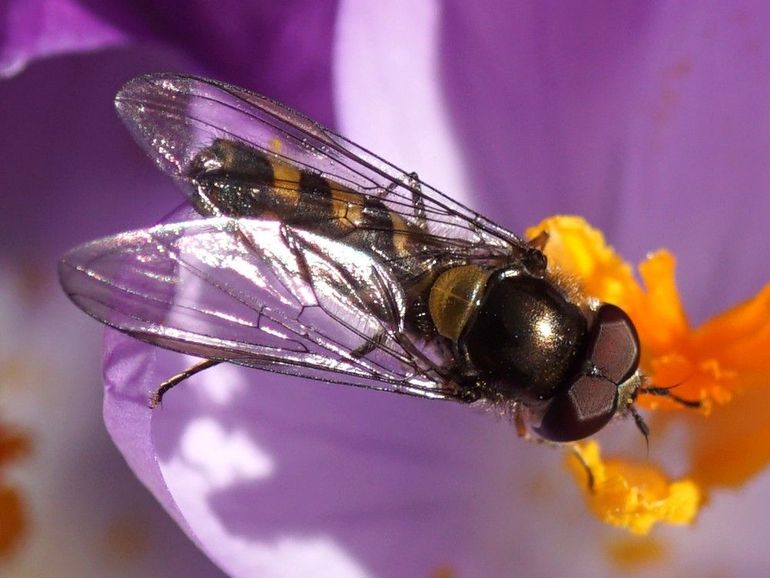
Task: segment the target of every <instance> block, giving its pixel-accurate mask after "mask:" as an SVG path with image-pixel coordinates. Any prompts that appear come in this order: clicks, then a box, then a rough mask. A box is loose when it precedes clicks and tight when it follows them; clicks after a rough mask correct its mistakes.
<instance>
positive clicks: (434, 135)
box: [333, 0, 470, 203]
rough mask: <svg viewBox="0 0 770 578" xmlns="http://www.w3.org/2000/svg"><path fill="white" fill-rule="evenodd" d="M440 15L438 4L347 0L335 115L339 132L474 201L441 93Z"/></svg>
mask: <svg viewBox="0 0 770 578" xmlns="http://www.w3.org/2000/svg"><path fill="white" fill-rule="evenodd" d="M407 15H408V16H407ZM440 16H441V13H440V7H439V2H437V1H436V0H425V1H422V2H412V1H410V0H393V1H390V2H356V1H355V0H342V1H341V2H340V5H339V10H338V16H337V36H336V42H335V45H334V69H333V77H334V95H335V98H336V103H335V105H336V114H337V119H338V121H339V131H340V132H341V134H343V135H344V136H346V137H349V138H352V139H353V140H355V141H356V142H358V143H360V144H361V145H362V146H364V147H366V148H367V149H369V150H371V151H372V152H374V153H376V154H378V155H380V156H382V157H384V158H385V159H387V160H389V161H391V162H393V163H395V164H396V165H398V166H399V167H400V168H402V169H404V170H406V171H407V172H410V171H417V173H418V174H419V175H420V178H421V179H424V180H425V181H426V182H428V183H430V184H432V185H434V186H436V187H437V188H438V189H440V190H441V191H443V192H444V193H447V194H449V195H451V196H452V197H453V198H454V199H456V200H458V201H460V202H463V203H469V202H470V198H469V197H468V196H467V195H468V191H469V187H468V186H467V182H468V181H467V179H466V176H465V174H464V169H463V160H462V156H461V154H460V151H459V148H458V146H457V142H456V138H455V135H454V132H453V130H452V126H451V122H450V117H449V113H448V109H447V107H446V104H445V102H444V99H443V95H442V92H441V83H440V70H439V67H440V66H439V65H440V58H439V48H440V45H439V40H440V20H441V19H440Z"/></svg>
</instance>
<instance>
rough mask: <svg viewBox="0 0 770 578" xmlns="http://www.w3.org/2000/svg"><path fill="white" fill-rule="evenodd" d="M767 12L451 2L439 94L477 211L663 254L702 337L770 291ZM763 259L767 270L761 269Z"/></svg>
mask: <svg viewBox="0 0 770 578" xmlns="http://www.w3.org/2000/svg"><path fill="white" fill-rule="evenodd" d="M768 24H770V9H768V7H767V5H765V4H763V3H757V2H731V3H723V4H721V5H719V6H718V7H716V8H714V9H709V10H706V9H705V8H701V7H694V6H683V5H681V4H678V3H676V2H662V3H661V2H657V3H639V2H610V3H604V2H594V3H591V4H589V5H586V4H574V5H570V6H562V5H556V4H543V3H539V2H527V3H517V4H516V5H515V6H512V5H511V4H510V3H507V2H500V1H490V2H487V3H485V6H484V9H483V10H482V9H479V10H469V9H468V7H467V4H465V3H462V2H450V3H448V5H447V9H446V12H445V21H444V27H443V44H444V50H443V51H442V55H443V67H442V68H443V72H444V86H445V88H446V91H447V97H448V99H449V102H450V106H451V110H452V111H453V113H454V116H455V118H456V120H457V123H458V126H459V129H460V134H461V143H462V144H463V145H464V146H465V148H464V152H465V153H466V154H467V158H468V160H469V162H470V166H471V168H472V170H473V174H474V175H475V181H474V182H475V184H476V185H477V187H476V188H477V191H478V193H479V195H480V197H481V199H483V200H482V202H481V203H480V204H481V207H482V208H484V209H485V210H493V211H494V212H495V215H496V216H497V217H498V219H499V220H500V221H502V223H503V224H504V225H509V226H512V227H515V228H523V227H525V226H528V225H529V224H532V223H535V222H537V221H538V220H539V219H540V218H542V217H544V216H546V215H549V214H554V213H577V214H580V215H583V216H585V217H587V218H588V219H589V220H590V221H591V222H593V223H594V224H596V225H597V226H599V227H600V228H602V229H604V230H605V231H606V232H607V233H608V236H609V238H610V241H611V242H612V243H613V244H615V245H616V246H617V247H618V248H619V249H620V250H621V251H622V252H623V253H624V254H625V255H626V256H627V257H629V258H631V259H634V260H638V259H639V258H641V257H642V256H643V255H644V254H645V253H646V252H647V251H649V250H652V249H656V248H658V247H668V248H670V249H671V250H673V252H674V253H675V254H676V255H677V257H678V258H679V263H680V267H679V271H680V280H681V287H682V291H683V293H684V297H685V302H686V303H687V306H688V309H689V311H690V312H691V313H692V315H693V318H694V320H695V321H701V320H703V319H704V318H705V317H707V316H708V315H711V314H714V313H715V312H716V311H719V310H721V309H723V308H725V307H726V306H728V305H730V304H733V303H735V302H737V301H739V300H742V299H745V298H747V297H748V296H749V295H751V294H753V292H755V291H756V290H757V289H758V288H759V287H760V286H761V284H762V283H764V282H765V281H766V280H767V279H768V278H770V262H769V261H768V260H767V259H764V258H761V257H760V256H761V255H763V252H764V249H765V248H766V247H767V242H766V239H765V237H766V235H765V233H764V229H765V223H767V221H768V218H769V217H770V194H768V189H770V173H768V171H767V170H766V167H767V166H768V162H770V147H768V139H770V136H769V135H770V114H768V112H767V111H768V107H767V106H766V104H765V103H767V102H768V98H770V85H768V83H766V82H763V81H762V79H764V78H767V77H768V74H770V38H768V36H767V34H765V30H766V29H767V26H768ZM758 257H760V258H758Z"/></svg>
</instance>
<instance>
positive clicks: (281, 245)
mask: <svg viewBox="0 0 770 578" xmlns="http://www.w3.org/2000/svg"><path fill="white" fill-rule="evenodd" d="M59 274H60V278H61V282H62V285H63V287H64V288H65V290H66V292H67V293H68V294H69V296H70V298H71V299H72V300H73V301H74V302H75V303H76V304H77V305H78V306H79V307H80V308H82V309H83V310H84V311H86V312H87V313H88V314H90V315H91V316H93V317H95V318H96V319H98V320H99V321H101V322H103V323H106V324H108V325H111V326H113V327H115V328H117V329H119V330H121V331H123V332H125V333H128V334H130V335H132V336H134V337H136V338H138V339H141V340H144V341H147V342H149V343H152V344H155V345H158V346H161V347H165V348H168V349H173V350H176V351H181V352H184V353H189V354H192V355H196V356H199V357H204V358H209V359H215V360H223V361H230V362H233V363H238V364H241V365H246V366H250V367H257V368H260V369H267V370H271V371H277V372H281V373H288V374H292V375H299V376H304V377H310V378H314V379H321V380H324V381H331V382H338V383H346V384H351V385H356V386H362V387H368V388H374V389H380V390H389V391H394V392H397V393H406V394H411V395H418V396H423V397H433V398H458V397H460V392H459V390H458V388H457V386H456V385H455V384H454V383H452V381H451V380H450V379H449V378H448V377H447V375H448V371H447V366H448V364H449V362H450V361H449V360H448V359H446V358H445V357H444V354H442V353H441V352H440V351H434V350H432V348H431V346H430V344H426V343H421V342H419V339H418V338H417V337H410V336H408V335H406V334H405V332H404V312H405V306H406V305H405V300H404V295H403V291H402V289H401V286H400V284H399V283H398V282H397V280H396V279H395V278H393V276H392V273H391V271H390V270H389V269H388V268H387V267H385V266H383V265H382V264H380V263H379V262H377V261H376V260H375V259H372V258H371V256H369V255H367V254H366V253H365V252H362V251H357V250H355V249H352V248H351V247H349V246H347V245H344V244H342V243H339V242H336V241H333V240H329V239H328V238H325V237H323V236H320V235H316V234H313V233H309V232H307V231H302V230H298V229H295V228H292V227H289V226H287V225H285V224H281V223H279V222H277V221H269V220H259V219H230V218H225V217H221V218H212V219H205V220H194V221H187V222H182V223H172V224H165V225H159V226H156V227H153V228H150V229H144V230H139V231H134V232H129V233H123V234H119V235H116V236H113V237H108V238H106V239H102V240H98V241H94V242H91V243H88V244H86V245H83V246H81V247H78V248H76V249H74V250H73V251H71V252H70V253H68V254H67V255H66V256H65V257H64V258H63V259H62V261H61V262H60V265H59Z"/></svg>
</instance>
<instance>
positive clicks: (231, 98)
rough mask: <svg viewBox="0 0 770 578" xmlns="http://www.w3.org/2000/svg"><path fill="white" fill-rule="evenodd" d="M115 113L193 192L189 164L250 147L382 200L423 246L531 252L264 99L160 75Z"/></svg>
mask: <svg viewBox="0 0 770 578" xmlns="http://www.w3.org/2000/svg"><path fill="white" fill-rule="evenodd" d="M115 102H116V107H117V109H118V112H119V113H120V115H121V116H122V117H123V119H124V121H125V122H126V124H127V125H128V127H129V129H130V130H131V131H132V132H133V134H134V136H135V137H136V139H137V140H138V141H139V142H140V143H141V144H142V145H143V146H144V147H145V149H146V150H147V151H148V152H149V153H150V155H151V156H152V157H153V158H154V159H155V161H156V162H157V164H158V165H159V166H160V167H161V168H162V169H163V170H164V171H166V172H167V173H169V174H171V175H172V176H174V177H175V178H176V179H177V180H178V181H181V184H182V185H183V187H184V186H186V187H187V188H188V190H190V191H191V193H192V192H193V191H194V182H192V179H191V178H190V176H189V175H190V171H189V168H190V164H191V162H192V161H193V159H194V158H195V157H196V155H197V154H198V153H199V152H200V151H201V150H203V149H205V148H207V147H209V146H210V145H211V144H212V143H213V142H214V141H216V140H218V139H225V140H232V141H236V142H240V143H244V144H247V145H248V146H251V147H254V148H255V149H257V150H259V151H262V152H263V153H265V154H266V155H268V156H269V157H270V158H272V159H274V160H276V161H278V162H281V163H285V164H289V165H293V166H294V167H296V168H298V169H300V170H310V171H312V172H315V173H318V174H320V175H321V176H323V177H325V178H326V179H327V180H329V181H331V182H334V183H337V184H339V185H341V186H343V187H346V188H348V189H351V190H353V191H355V192H359V193H361V194H364V195H372V196H376V197H377V198H378V199H379V200H381V201H383V202H384V204H385V205H386V206H387V208H388V209H389V210H391V211H393V212H396V213H398V214H400V215H401V217H402V218H403V219H404V220H405V221H407V222H408V223H410V224H412V225H415V226H422V225H421V224H420V223H418V221H419V220H421V222H422V223H423V224H424V223H427V227H426V228H425V229H426V231H425V234H426V235H427V236H430V237H431V238H430V239H425V241H426V242H424V243H423V245H424V246H425V247H436V246H443V247H444V248H445V250H447V251H451V250H454V251H456V252H458V253H462V254H464V255H466V256H468V257H469V258H474V257H476V258H480V259H484V258H491V259H494V258H496V257H500V258H508V257H511V256H512V255H513V256H516V255H519V254H521V253H523V252H525V251H527V250H529V249H530V248H529V246H528V245H527V244H526V243H524V242H523V241H522V240H521V239H519V238H518V237H516V236H515V235H514V234H513V233H511V232H509V231H507V230H505V229H504V228H502V227H500V226H498V225H496V224H494V223H493V222H491V221H489V220H488V219H486V218H484V217H482V216H481V215H479V214H477V213H475V212H474V211H471V210H470V209H468V208H466V207H464V206H463V205H461V204H460V203H457V202H455V201H453V200H452V199H451V198H449V197H447V196H445V195H443V194H442V193H440V192H439V191H437V190H435V189H433V188H432V187H430V186H429V185H427V184H426V183H424V182H421V181H419V180H417V179H416V178H414V176H413V175H410V174H408V173H406V172H405V171H403V170H401V169H398V168H397V167H395V166H393V165H392V164H390V163H388V162H387V161H385V160H383V159H381V158H380V157H378V156H376V155H374V154H372V153H370V152H369V151H367V150H366V149H364V148H362V147H360V146H358V145H356V144H355V143H352V142H351V141H349V140H347V139H345V138H344V137H342V136H339V135H337V134H335V133H334V132H332V131H330V130H328V129H326V128H324V127H322V126H320V125H318V124H317V123H315V122H313V121H311V120H309V119H308V118H306V117H305V116H303V115H301V114H299V113H297V112H295V111H293V110H290V109H288V108H286V107H285V106H283V105H281V104H279V103H277V102H274V101H272V100H270V99H268V98H265V97H263V96H259V95H257V94H254V93H251V92H249V91H246V90H243V89H240V88H237V87H234V86H230V85H227V84H223V83H219V82H216V81H212V80H206V79H203V78H198V77H193V76H185V75H178V74H155V75H148V76H143V77H140V78H137V79H134V80H132V81H131V82H129V83H128V84H127V85H126V86H125V87H124V88H123V89H122V90H121V91H120V92H119V93H118V95H117V97H116V101H115Z"/></svg>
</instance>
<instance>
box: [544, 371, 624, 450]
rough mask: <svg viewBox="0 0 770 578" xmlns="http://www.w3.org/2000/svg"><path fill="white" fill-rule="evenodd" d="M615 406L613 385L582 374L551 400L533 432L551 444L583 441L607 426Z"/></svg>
mask: <svg viewBox="0 0 770 578" xmlns="http://www.w3.org/2000/svg"><path fill="white" fill-rule="evenodd" d="M617 407H618V387H617V386H616V385H615V384H614V383H612V382H610V381H607V380H606V379H604V378H602V377H599V376H594V375H583V376H580V377H579V378H578V379H577V380H575V381H574V382H573V383H572V384H571V385H570V386H569V388H568V389H567V390H566V391H564V392H562V393H559V394H558V395H557V396H555V397H554V398H553V400H552V401H551V403H550V404H549V406H548V409H547V410H546V412H545V414H544V415H543V419H542V421H541V423H540V426H539V427H537V428H535V431H536V432H537V433H538V435H540V436H542V437H543V438H545V439H547V440H550V441H554V442H569V441H575V440H579V439H583V438H586V437H588V436H590V435H592V434H595V433H596V432H598V431H599V430H600V429H602V428H603V427H604V426H605V425H607V423H608V422H609V421H610V420H611V419H612V416H614V415H615V412H616V411H617Z"/></svg>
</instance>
